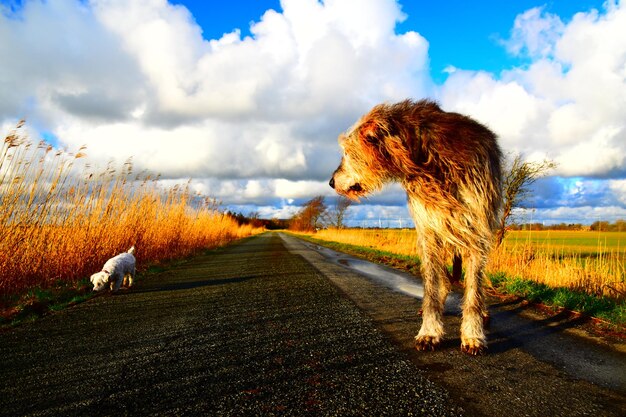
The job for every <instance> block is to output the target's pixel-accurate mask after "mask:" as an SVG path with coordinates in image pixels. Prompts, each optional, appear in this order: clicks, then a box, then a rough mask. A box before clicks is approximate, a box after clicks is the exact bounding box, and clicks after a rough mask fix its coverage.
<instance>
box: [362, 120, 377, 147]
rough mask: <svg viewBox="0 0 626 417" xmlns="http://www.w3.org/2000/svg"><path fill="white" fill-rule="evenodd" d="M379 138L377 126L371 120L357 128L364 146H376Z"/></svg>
mask: <svg viewBox="0 0 626 417" xmlns="http://www.w3.org/2000/svg"><path fill="white" fill-rule="evenodd" d="M379 136H380V129H379V126H378V125H377V124H376V122H374V121H373V120H367V121H365V122H364V123H363V124H362V125H361V126H360V127H359V138H360V139H361V141H362V142H364V143H366V144H369V145H378V144H379V143H380V137H379Z"/></svg>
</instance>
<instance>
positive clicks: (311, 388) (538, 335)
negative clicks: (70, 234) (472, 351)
mask: <svg viewBox="0 0 626 417" xmlns="http://www.w3.org/2000/svg"><path fill="white" fill-rule="evenodd" d="M335 258H336V259H337V257H335ZM336 259H335V260H336ZM346 266H349V265H344V263H343V262H334V261H333V260H332V259H329V258H328V253H323V252H322V251H320V250H317V248H315V247H311V245H309V244H305V243H303V242H302V241H299V240H297V239H294V238H292V237H288V236H281V235H279V234H275V233H270V234H264V235H261V236H257V237H254V238H251V239H248V240H246V241H244V242H242V243H240V244H237V245H233V246H229V247H227V248H223V249H220V250H217V251H213V252H210V253H208V254H206V255H203V256H198V257H195V258H193V259H191V260H189V261H186V262H184V263H181V264H179V265H178V266H176V267H175V268H173V269H171V270H168V271H167V272H164V273H161V274H159V275H154V276H150V277H149V279H144V280H140V281H139V282H138V284H137V285H136V287H135V288H133V289H132V290H129V291H125V292H121V293H119V294H117V295H104V296H101V297H97V298H95V299H93V300H91V301H89V302H86V303H83V304H81V305H78V306H76V307H73V308H70V309H67V310H65V311H62V312H59V313H55V314H51V315H49V316H46V317H44V318H43V319H41V320H38V321H37V322H35V323H30V324H25V325H22V326H20V327H18V328H15V329H12V330H10V331H7V332H4V333H2V334H0V415H6V416H21V415H37V416H48V415H87V416H100V415H132V416H138V415H216V416H221V415H236V416H241V415H298V416H300V415H368V416H369V415H372V416H374V415H376V416H378V415H432V416H436V415H468V416H473V415H499V416H500V415H507V416H516V415H537V416H545V415H552V416H560V415H562V416H575V415H594V416H600V415H602V416H611V415H624V410H625V409H626V408H625V404H626V403H625V388H624V386H623V385H622V383H623V378H622V379H620V375H623V374H621V373H620V371H619V370H620V367H621V369H623V367H624V364H625V362H624V360H625V356H624V354H623V353H619V352H615V351H613V350H611V349H610V348H609V347H607V346H596V347H594V348H590V347H588V346H589V344H590V343H593V342H589V340H587V339H584V338H582V339H579V338H577V337H576V336H571V335H570V334H569V333H568V331H567V327H569V326H565V325H562V323H558V322H557V324H556V325H554V323H534V324H529V323H528V322H527V321H525V319H521V318H518V317H517V315H516V312H515V311H512V310H511V308H510V306H500V307H498V306H494V307H493V311H492V315H493V316H494V317H493V320H498V318H499V317H500V318H501V319H502V321H507V322H508V320H509V317H511V320H513V321H512V322H509V324H508V325H506V326H503V327H500V328H497V330H496V331H495V332H494V331H493V330H492V332H493V333H491V334H490V336H489V337H490V343H491V344H490V354H489V355H487V356H484V357H477V358H474V357H468V356H466V355H463V354H461V353H460V351H459V349H458V344H459V343H460V342H459V340H458V335H456V330H455V329H454V327H455V326H457V329H458V321H459V319H458V316H457V315H456V314H455V313H454V312H452V313H449V314H448V315H447V316H446V317H445V321H446V327H447V328H449V329H448V333H449V335H450V336H449V338H448V339H447V342H446V343H444V346H443V347H442V350H440V351H439V352H434V353H426V352H421V353H420V352H415V351H413V350H412V349H411V346H410V344H411V340H412V337H413V335H414V334H415V333H416V331H417V329H418V325H419V323H418V320H417V319H416V310H417V309H418V308H419V301H418V300H417V299H416V298H415V297H411V296H410V295H407V294H404V293H402V292H399V291H394V290H391V289H389V288H388V287H387V286H386V285H384V283H381V282H377V281H375V280H372V279H369V278H371V277H369V278H368V277H366V276H365V275H363V273H360V272H358V271H357V270H355V269H354V268H349V267H346ZM516 320H521V321H516ZM511 323H513V324H511ZM549 324H552V325H550V326H548V325H549ZM535 326H537V327H535ZM551 336H558V338H557V339H554V338H551ZM526 339H528V343H526V342H525V340H526ZM546 343H548V344H550V343H552V344H553V343H559V344H558V345H557V346H550V347H546V348H545V349H544V350H543V353H542V350H541V349H539V348H537V346H541V345H544V344H546ZM572 343H574V345H572ZM595 344H597V343H595ZM579 346H584V348H581V349H582V351H583V352H584V353H583V355H582V356H580V357H581V358H582V359H581V360H583V361H586V362H589V360H588V359H589V358H591V361H592V362H594V361H598V360H599V359H597V358H598V357H600V358H602V359H601V360H604V361H605V362H607V363H609V364H610V366H609V368H611V367H616V369H618V372H617V373H614V375H612V376H611V375H609V376H608V377H601V376H600V377H599V376H597V375H596V376H592V377H589V378H582V377H580V375H577V374H576V372H574V371H572V370H571V369H568V367H567V365H564V364H563V363H561V362H559V361H558V360H555V359H554V357H555V355H551V354H550V352H551V351H554V350H562V349H566V351H567V349H569V350H570V352H571V353H572V355H574V356H575V357H577V356H576V352H578V350H579V349H578V347H579ZM598 349H599V352H600V353H598ZM602 352H605V353H606V354H604V355H603V354H602ZM589 355H591V356H589ZM594 355H595V356H594ZM598 355H600V356H598ZM558 356H559V355H556V357H558ZM615 361H616V362H615ZM599 367H600V372H599V373H600V374H603V373H606V372H603V371H602V369H606V367H604V368H603V367H602V366H599ZM609 374H610V372H609ZM615 375H617V376H615Z"/></svg>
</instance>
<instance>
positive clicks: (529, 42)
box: [0, 0, 626, 218]
mask: <svg viewBox="0 0 626 417" xmlns="http://www.w3.org/2000/svg"><path fill="white" fill-rule="evenodd" d="M281 6H282V12H276V11H272V10H269V11H267V12H266V13H265V14H263V16H260V17H259V19H258V21H256V22H254V23H252V24H251V27H250V33H251V34H252V35H251V36H249V37H243V38H242V36H241V32H240V31H238V30H235V31H233V32H232V33H227V34H224V35H223V36H222V37H221V38H219V39H204V38H203V36H202V31H201V29H200V28H199V27H198V26H197V25H196V23H195V21H194V19H193V16H192V15H191V14H190V13H189V11H188V10H187V9H186V8H184V7H182V6H175V5H172V4H169V3H168V2H167V1H166V0H136V1H132V2H128V1H124V0H91V1H79V0H56V1H48V2H45V1H40V0H29V1H25V2H24V6H23V7H22V8H21V9H20V10H19V11H18V12H16V14H13V13H12V12H9V11H7V9H6V8H4V9H3V8H2V7H3V6H0V10H1V12H0V39H2V42H0V62H2V63H3V67H2V74H1V75H0V125H4V126H10V124H11V122H12V121H13V122H14V121H15V120H17V119H19V118H22V117H25V118H26V119H27V121H28V122H29V125H30V126H32V127H33V128H34V130H35V131H36V130H39V131H46V132H51V133H52V134H54V135H55V136H56V137H58V138H59V141H60V145H61V146H67V147H68V148H69V149H70V150H72V149H77V148H78V147H79V146H81V145H83V144H86V145H87V154H88V155H89V158H90V160H91V161H92V162H95V163H99V164H104V163H105V162H106V161H107V160H109V159H111V158H115V159H116V160H117V161H120V162H121V161H124V160H125V159H127V158H128V157H129V156H133V161H134V163H135V165H136V169H149V170H150V171H153V172H155V173H160V174H162V175H163V177H164V178H170V179H178V178H185V177H194V178H196V179H197V180H196V181H195V185H194V187H196V189H198V190H202V191H203V192H206V193H207V194H209V195H212V196H214V197H216V198H218V199H221V200H222V201H224V202H226V203H228V204H237V205H242V206H243V205H246V204H256V205H258V206H259V208H260V209H259V211H263V212H267V213H270V212H276V213H278V212H280V213H283V214H284V213H287V212H291V211H293V207H295V206H296V205H297V204H299V203H300V202H302V201H303V200H306V199H309V198H311V197H313V196H315V195H320V194H321V195H326V196H332V195H333V192H332V190H331V189H330V187H328V184H327V181H328V178H329V177H330V175H331V173H332V172H333V171H334V169H335V168H336V166H337V164H338V163H339V148H338V146H337V143H336V137H337V134H338V133H340V132H341V131H343V130H345V129H346V128H347V127H349V126H350V125H352V123H354V121H355V120H356V119H357V118H358V117H359V116H360V115H361V114H363V113H364V112H366V111H367V110H368V109H369V108H370V107H371V106H372V105H373V104H375V103H378V102H381V101H394V100H399V99H404V98H406V97H413V98H420V97H424V96H435V97H437V98H438V99H440V100H441V102H442V104H443V106H444V107H445V108H447V109H449V110H455V111H460V112H463V113H467V114H470V115H472V116H473V117H475V118H477V119H479V120H480V121H482V122H484V123H486V124H487V125H489V126H490V127H491V128H492V129H494V130H495V131H496V132H497V133H498V134H499V135H500V137H501V143H502V145H503V148H504V149H505V150H514V151H522V152H524V153H525V154H526V155H527V156H529V157H531V158H534V159H541V158H544V157H549V158H552V159H554V160H556V161H557V162H559V164H560V165H559V168H558V173H559V174H560V175H563V176H594V177H606V178H614V180H613V182H610V183H609V184H611V186H610V187H609V186H605V187H601V189H602V192H603V193H607V194H610V193H612V194H611V195H612V196H613V197H612V198H611V199H610V201H611V204H613V205H619V204H622V205H624V204H626V202H625V201H624V200H623V198H621V197H615V196H616V195H621V196H623V194H624V193H623V186H622V185H621V182H620V181H622V180H623V178H624V176H625V175H626V126H625V124H626V36H624V29H623V28H624V27H626V6H624V4H623V3H621V2H620V3H611V2H608V3H607V6H606V10H603V11H601V12H590V13H579V14H577V15H575V16H574V18H573V19H572V20H571V21H569V22H563V21H562V20H561V19H560V18H559V17H558V16H555V15H551V14H548V13H546V12H545V11H544V10H543V9H541V8H535V9H531V10H529V11H527V12H525V13H522V14H520V15H519V16H518V18H517V19H516V20H515V22H512V24H513V29H512V32H511V37H510V39H509V40H507V41H505V42H504V47H506V48H507V50H508V51H509V52H510V53H512V54H516V55H517V56H518V57H520V59H523V60H525V62H526V65H524V66H523V67H520V68H513V69H509V70H508V71H504V72H502V73H501V74H490V73H486V72H480V71H478V72H474V71H466V70H464V69H463V68H459V67H457V66H454V62H452V64H453V65H450V66H449V67H447V68H446V70H445V72H447V73H448V79H447V81H446V82H445V84H444V85H442V86H434V85H433V84H432V81H431V79H430V76H429V73H428V71H429V68H428V47H429V44H428V42H427V40H426V39H424V38H423V37H422V36H421V35H419V34H418V33H416V32H407V33H403V34H398V33H395V27H396V23H397V22H399V21H402V20H403V19H405V17H406V16H404V15H403V13H402V11H401V9H400V7H399V4H398V3H396V1H394V0H364V1H361V2H359V6H358V7H354V2H351V1H346V0H326V1H324V2H320V1H318V0H283V1H282V3H281ZM557 186H560V187H565V185H563V184H553V187H557ZM563 190H565V188H561V191H563ZM568 190H571V189H568ZM581 190H582V189H581ZM583 191H584V190H582V191H580V192H581V193H583ZM620 192H621V193H622V194H618V193H620ZM583 200H584V199H583ZM554 201H556V200H554ZM559 201H561V202H565V203H564V204H569V203H568V202H567V201H568V200H567V199H561V200H559ZM581 201H582V200H581ZM585 201H587V200H585ZM594 201H599V199H596V200H594ZM607 201H609V200H607ZM579 204H583V203H580V202H579ZM404 205H405V196H404V193H403V192H402V190H401V189H400V188H399V187H398V186H397V185H396V186H391V187H389V188H386V189H385V190H383V191H382V192H381V193H379V194H377V195H376V196H373V197H372V198H371V199H370V200H366V201H365V204H363V205H361V206H355V208H353V209H352V210H354V211H353V215H354V216H360V217H362V218H366V217H367V216H370V215H371V216H374V217H376V215H375V213H374V212H373V211H372V210H383V208H382V207H383V206H384V207H386V209H385V210H391V211H390V212H389V213H390V216H397V215H398V214H399V213H396V212H395V211H394V210H403V207H404ZM277 207H283V208H284V210H283V211H279V210H282V209H280V208H277ZM368 213H369V214H368ZM372 213H374V214H372ZM371 216H370V217H371Z"/></svg>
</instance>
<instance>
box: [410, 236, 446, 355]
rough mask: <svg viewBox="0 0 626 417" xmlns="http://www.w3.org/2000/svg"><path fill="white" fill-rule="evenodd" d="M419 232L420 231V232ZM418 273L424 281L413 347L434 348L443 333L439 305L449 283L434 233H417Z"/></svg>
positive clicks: (443, 298)
mask: <svg viewBox="0 0 626 417" xmlns="http://www.w3.org/2000/svg"><path fill="white" fill-rule="evenodd" d="M422 232H423V231H422ZM420 239H421V244H420V245H418V248H420V249H421V250H420V260H421V272H422V278H423V280H424V298H423V301H422V326H421V328H420V331H419V333H418V334H417V336H415V348H416V349H417V350H435V348H436V347H437V346H438V345H439V344H440V343H441V340H442V339H443V335H444V328H443V321H442V316H443V306H444V302H445V299H446V297H447V295H448V290H449V284H448V282H447V278H446V276H445V269H444V268H445V249H444V248H443V246H442V244H441V242H440V241H439V239H437V238H436V236H435V235H434V233H432V232H427V233H421V234H420Z"/></svg>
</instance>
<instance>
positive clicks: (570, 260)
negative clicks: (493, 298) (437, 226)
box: [315, 229, 626, 300]
mask: <svg viewBox="0 0 626 417" xmlns="http://www.w3.org/2000/svg"><path fill="white" fill-rule="evenodd" d="M315 237H316V238H318V239H322V240H330V241H335V242H341V243H348V244H352V245H358V246H363V247H369V248H373V249H377V250H384V251H388V252H393V253H397V254H402V255H409V256H414V255H415V254H416V252H415V242H416V235H415V231H414V230H409V229H403V230H398V229H327V230H320V231H319V232H317V233H316V234H315ZM625 267H626V233H620V232H601V233H600V232H555V231H550V232H548V231H545V232H531V233H528V232H510V233H509V234H508V235H507V238H506V240H505V241H504V244H503V245H502V246H501V247H500V248H499V249H498V250H495V251H493V253H492V254H491V257H490V259H489V264H488V266H487V270H488V272H490V273H504V274H505V275H507V276H509V277H520V278H523V279H528V280H532V281H534V282H537V283H541V284H546V285H548V286H550V287H554V288H557V287H563V288H568V289H571V290H576V291H584V292H587V293H589V294H597V295H603V296H608V297H611V298H615V299H619V300H623V299H624V298H626V283H625V280H626V270H625Z"/></svg>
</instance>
